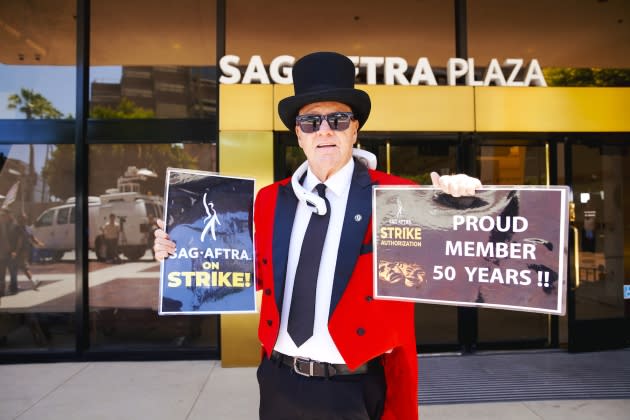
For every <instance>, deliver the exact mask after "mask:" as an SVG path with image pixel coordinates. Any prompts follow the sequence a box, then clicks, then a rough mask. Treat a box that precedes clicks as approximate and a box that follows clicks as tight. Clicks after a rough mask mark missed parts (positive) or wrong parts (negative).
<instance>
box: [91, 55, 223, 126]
mask: <svg viewBox="0 0 630 420" xmlns="http://www.w3.org/2000/svg"><path fill="white" fill-rule="evenodd" d="M91 78H92V82H91V86H90V89H91V97H90V117H91V118H94V119H130V118H210V117H212V116H214V115H216V80H215V71H214V69H211V68H209V67H186V66H153V67H140V66H123V67H94V68H92V75H91Z"/></svg>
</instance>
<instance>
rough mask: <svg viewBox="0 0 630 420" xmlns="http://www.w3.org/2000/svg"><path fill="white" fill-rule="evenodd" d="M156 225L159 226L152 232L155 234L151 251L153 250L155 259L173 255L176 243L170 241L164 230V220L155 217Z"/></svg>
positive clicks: (160, 259)
mask: <svg viewBox="0 0 630 420" xmlns="http://www.w3.org/2000/svg"><path fill="white" fill-rule="evenodd" d="M156 221H157V225H158V226H159V227H160V228H159V229H156V230H155V231H154V232H153V235H154V236H155V242H154V243H153V251H154V252H155V259H156V260H158V261H163V260H164V259H165V258H166V257H168V256H169V255H175V249H176V245H175V242H173V241H171V240H170V239H169V237H168V234H167V233H166V232H164V221H163V220H161V219H157V220H156Z"/></svg>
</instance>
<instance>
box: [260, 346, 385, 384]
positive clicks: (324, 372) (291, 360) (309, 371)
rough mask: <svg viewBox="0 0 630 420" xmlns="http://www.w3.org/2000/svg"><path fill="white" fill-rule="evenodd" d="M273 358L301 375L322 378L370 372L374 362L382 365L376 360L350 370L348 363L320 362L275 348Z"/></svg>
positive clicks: (272, 353)
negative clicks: (287, 353)
mask: <svg viewBox="0 0 630 420" xmlns="http://www.w3.org/2000/svg"><path fill="white" fill-rule="evenodd" d="M271 360H273V361H275V362H279V363H280V364H283V365H285V366H288V367H290V368H291V369H293V371H294V372H295V373H297V374H299V375H302V376H315V377H321V378H330V377H332V376H336V375H358V374H364V373H368V371H369V370H370V368H371V366H372V365H373V364H375V363H376V364H378V365H379V366H380V363H379V362H378V361H376V360H374V361H370V362H368V363H364V364H362V365H360V366H359V367H357V368H356V369H354V370H350V368H349V367H348V365H344V364H336V363H327V362H318V361H317V360H311V359H308V358H306V357H299V356H287V355H286V354H282V353H279V352H277V351H275V350H274V351H272V352H271Z"/></svg>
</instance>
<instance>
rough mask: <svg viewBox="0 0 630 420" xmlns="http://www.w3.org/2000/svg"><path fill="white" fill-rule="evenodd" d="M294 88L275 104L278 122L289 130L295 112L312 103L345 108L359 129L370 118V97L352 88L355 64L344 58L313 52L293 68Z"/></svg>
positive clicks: (293, 124)
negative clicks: (350, 112) (331, 104)
mask: <svg viewBox="0 0 630 420" xmlns="http://www.w3.org/2000/svg"><path fill="white" fill-rule="evenodd" d="M293 88H294V91H295V95H294V96H289V97H288V98H284V99H283V100H281V101H280V102H279V103H278V113H279V114H280V119H281V120H282V122H283V123H284V125H286V126H287V128H288V129H289V130H291V131H293V130H294V129H295V117H297V115H298V111H299V110H300V109H301V108H302V107H303V106H305V105H308V104H312V103H314V102H327V101H333V102H341V103H343V104H346V105H348V106H349V107H350V108H351V109H352V112H353V113H354V117H355V118H356V119H357V120H358V121H359V128H361V127H362V126H363V124H365V121H366V120H367V119H368V116H369V115H370V108H371V102H370V97H369V96H368V94H367V93H366V92H364V91H362V90H359V89H355V88H354V64H353V63H352V61H350V59H349V58H348V57H346V56H345V55H341V54H338V53H335V52H316V53H312V54H308V55H305V56H304V57H302V58H300V59H299V60H298V61H296V62H295V64H294V65H293Z"/></svg>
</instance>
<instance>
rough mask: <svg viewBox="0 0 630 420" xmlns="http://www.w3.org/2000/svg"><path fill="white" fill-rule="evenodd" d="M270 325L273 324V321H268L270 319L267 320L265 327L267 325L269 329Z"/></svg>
mask: <svg viewBox="0 0 630 420" xmlns="http://www.w3.org/2000/svg"><path fill="white" fill-rule="evenodd" d="M271 324H273V321H272V320H270V319H268V320H267V325H269V326H270V327H271Z"/></svg>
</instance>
